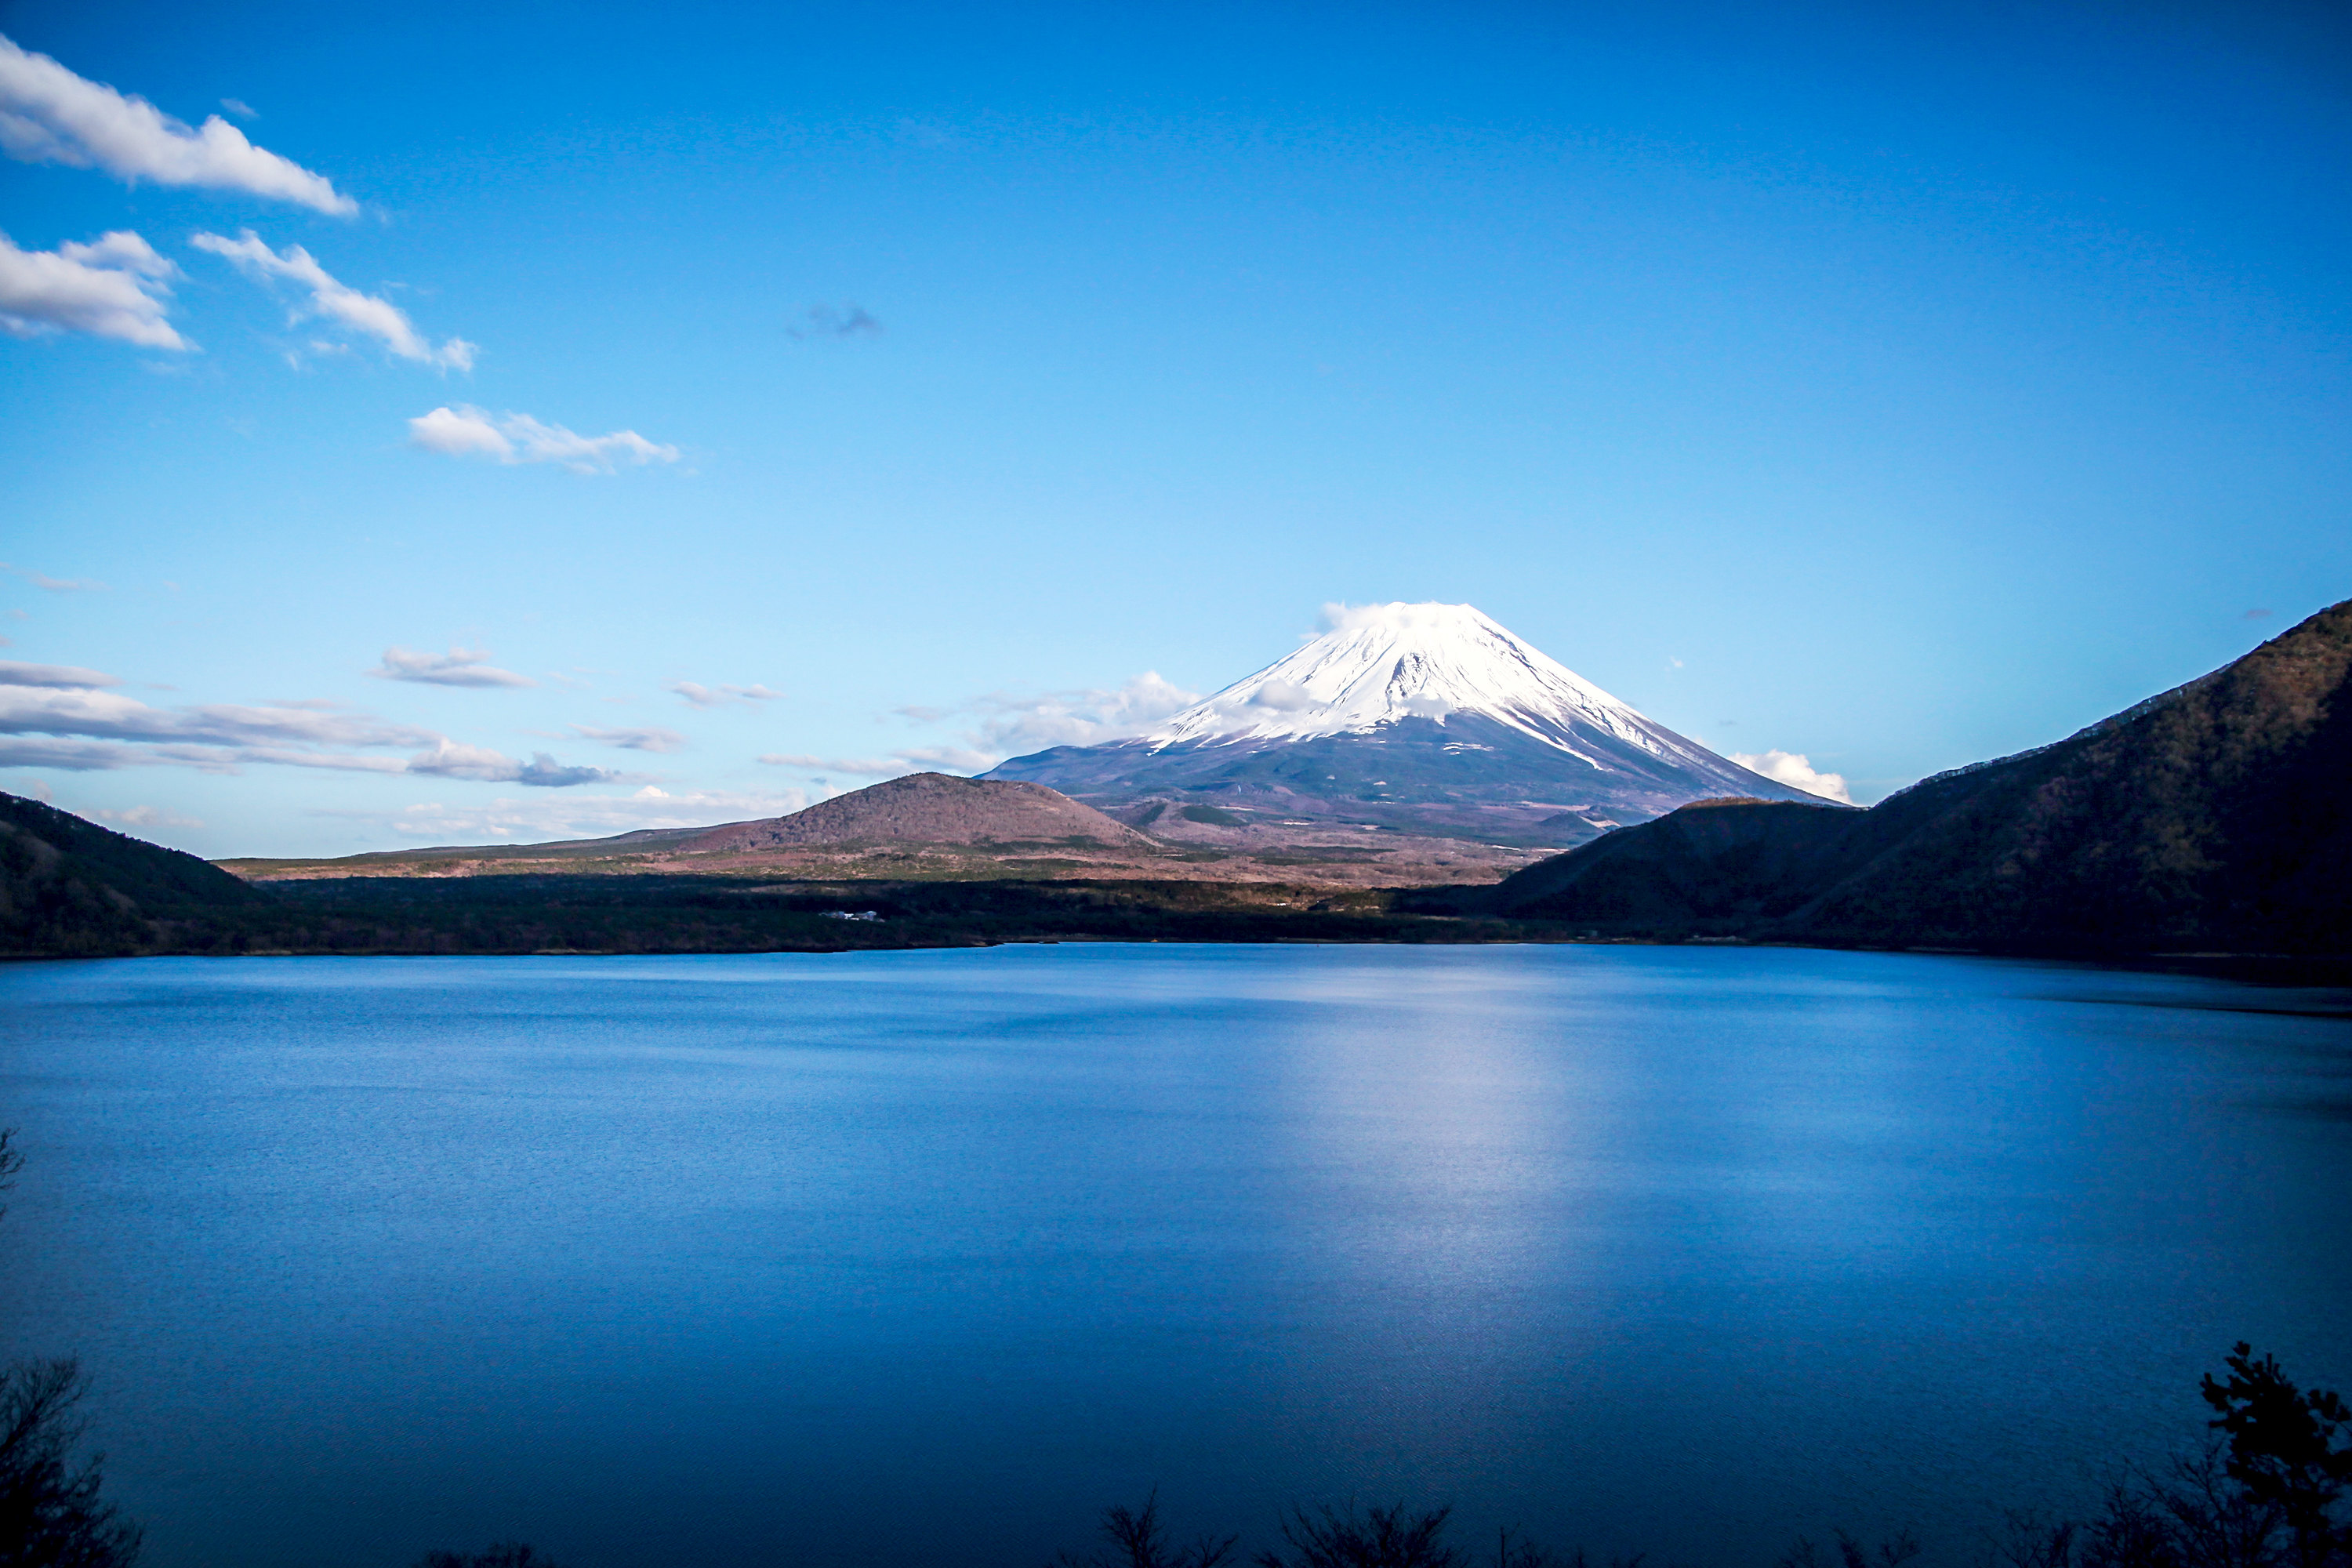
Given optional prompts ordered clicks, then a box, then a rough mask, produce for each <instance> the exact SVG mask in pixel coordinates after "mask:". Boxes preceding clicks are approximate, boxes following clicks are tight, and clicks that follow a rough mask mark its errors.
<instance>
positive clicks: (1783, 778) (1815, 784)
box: [1731, 751, 1853, 805]
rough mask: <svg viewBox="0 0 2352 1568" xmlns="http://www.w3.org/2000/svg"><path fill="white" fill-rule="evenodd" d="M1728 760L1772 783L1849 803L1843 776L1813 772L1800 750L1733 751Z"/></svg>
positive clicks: (1849, 799)
mask: <svg viewBox="0 0 2352 1568" xmlns="http://www.w3.org/2000/svg"><path fill="white" fill-rule="evenodd" d="M1731 760H1732V761H1733V762H1735V763H1738V764H1739V765H1740V766H1741V767H1743V768H1746V769H1747V770H1748V772H1749V773H1762V774H1763V775H1764V776H1765V777H1766V778H1768V779H1770V780H1771V781H1772V782H1773V783H1775V784H1787V785H1788V786H1789V787H1790V788H1791V789H1801V790H1803V791H1804V792H1805V793H1806V794H1807V795H1820V796H1821V797H1822V799H1823V800H1834V801H1838V802H1840V803H1842V804H1843V805H1853V795H1849V794H1847V793H1846V787H1845V775H1844V774H1843V773H1819V772H1816V771H1815V770H1814V768H1813V764H1812V763H1811V761H1810V760H1809V759H1808V758H1807V757H1806V756H1805V753H1804V752H1782V751H1770V752H1732V753H1731Z"/></svg>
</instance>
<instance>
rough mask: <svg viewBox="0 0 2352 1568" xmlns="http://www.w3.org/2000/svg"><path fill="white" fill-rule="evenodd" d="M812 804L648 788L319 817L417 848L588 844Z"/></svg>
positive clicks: (805, 795)
mask: <svg viewBox="0 0 2352 1568" xmlns="http://www.w3.org/2000/svg"><path fill="white" fill-rule="evenodd" d="M812 798H814V797H813V796H812V795H811V794H810V792H808V791H806V790H798V789H789V790H779V791H764V790H763V791H757V792H750V793H735V792H728V791H717V790H680V791H677V792H676V793H674V794H673V793H669V792H666V791H663V790H660V789H656V788H654V787H653V786H652V785H647V786H646V787H645V788H643V789H640V790H638V791H636V792H635V793H634V794H632V795H562V796H543V797H541V798H537V799H521V800H517V799H508V798H504V797H501V798H499V799H498V800H494V801H491V802H489V803H488V805H443V804H441V803H439V802H423V803H419V804H417V805H410V806H406V807H404V808H403V809H401V810H399V811H393V812H362V811H335V812H322V813H320V815H321V816H338V817H345V818H357V819H361V820H364V821H370V822H377V823H381V824H383V826H385V827H386V828H387V829H389V830H390V831H391V832H392V833H394V834H395V835H397V836H398V837H401V838H404V839H405V840H407V841H408V842H410V843H415V844H462V843H465V842H467V841H468V840H471V841H473V842H476V843H479V842H482V841H484V840H491V841H496V840H501V839H507V840H520V841H528V840H529V839H533V838H540V839H546V838H590V837H603V836H604V835H608V834H614V833H626V832H628V831H630V830H631V829H632V828H639V827H707V826H716V825H718V824H719V823H722V822H742V821H747V820H751V819H755V818H759V817H767V816H785V815H786V814H788V813H791V812H795V811H798V810H800V809H801V808H802V807H803V806H805V805H808V804H809V802H810V800H811V799H812Z"/></svg>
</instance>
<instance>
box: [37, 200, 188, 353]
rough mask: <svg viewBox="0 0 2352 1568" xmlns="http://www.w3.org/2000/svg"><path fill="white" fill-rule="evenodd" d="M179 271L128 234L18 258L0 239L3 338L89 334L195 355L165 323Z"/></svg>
mask: <svg viewBox="0 0 2352 1568" xmlns="http://www.w3.org/2000/svg"><path fill="white" fill-rule="evenodd" d="M178 271H179V268H176V267H174V266H173V265H172V263H171V262H169V261H167V260H165V259H164V258H163V257H161V256H158V255H156V254H155V250H154V247H152V246H150V245H149V244H148V243H147V242H146V241H145V240H143V239H142V238H140V237H139V236H137V235H135V234H133V233H131V231H130V230H129V229H117V230H115V231H114V232H113V233H111V234H106V235H100V237H98V238H97V239H95V240H93V241H91V242H90V243H89V244H88V245H81V244H78V243H76V242H74V241H72V240H68V241H67V242H66V243H65V244H63V245H60V246H58V247H57V248H56V249H55V250H23V249H19V248H18V247H17V246H16V242H15V241H14V240H12V239H10V238H9V237H7V236H6V235H5V234H0V331H7V332H8V333H9V334H10V335H11V336H14V337H19V338H29V337H37V336H39V335H40V334H42V333H44V332H88V333H89V334H90V335H91V336H93V337H100V338H113V339H115V340H117V341H118V342H126V343H137V344H138V345H139V346H140V347H142V348H150V349H173V350H177V351H179V352H182V353H185V352H187V351H189V350H191V349H193V348H194V347H195V345H194V343H191V342H188V340H187V339H185V338H184V337H182V336H181V335H180V334H179V332H178V331H175V330H173V326H172V323H171V322H169V321H165V320H164V319H163V315H164V312H165V310H167V309H168V307H167V306H166V305H165V303H164V301H165V300H167V299H169V298H170V297H171V293H172V289H171V279H172V278H173V275H174V274H176V273H177V272H178Z"/></svg>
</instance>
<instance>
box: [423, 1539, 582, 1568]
mask: <svg viewBox="0 0 2352 1568" xmlns="http://www.w3.org/2000/svg"><path fill="white" fill-rule="evenodd" d="M416 1568H555V1564H554V1563H551V1562H549V1561H548V1560H547V1559H546V1558H545V1557H542V1556H541V1555H540V1554H539V1552H536V1551H534V1550H532V1549H531V1548H530V1547H529V1546H526V1545H524V1544H523V1543H522V1542H520V1541H501V1542H498V1543H497V1544H496V1545H494V1546H488V1547H485V1548H484V1549H483V1550H481V1551H479V1552H426V1553H425V1555H424V1556H422V1557H420V1558H418V1559H417V1560H416Z"/></svg>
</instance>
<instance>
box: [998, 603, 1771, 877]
mask: <svg viewBox="0 0 2352 1568" xmlns="http://www.w3.org/2000/svg"><path fill="white" fill-rule="evenodd" d="M982 777H984V778H988V779H1003V780H1026V781H1029V782H1032V783H1035V784H1049V785H1051V786H1052V787H1053V788H1055V789H1057V790H1059V791H1061V792H1062V793H1063V794H1065V795H1070V796H1072V797H1074V798H1076V799H1078V800H1083V801H1086V802H1087V803H1088V804H1090V805H1097V806H1100V807H1102V808H1103V809H1104V810H1106V811H1108V812H1111V813H1113V814H1115V815H1117V816H1119V817H1120V818H1121V819H1122V820H1125V821H1129V822H1133V823H1136V824H1138V825H1139V826H1147V827H1149V828H1150V830H1151V831H1152V832H1154V833H1162V834H1165V833H1169V832H1173V833H1175V834H1176V835H1177V836H1180V837H1181V836H1182V835H1183V833H1184V831H1185V829H1184V826H1183V824H1184V823H1185V822H1186V821H1187V820H1198V815H1197V808H1200V807H1203V806H1206V807H1209V808H1212V809H1213V810H1214V811H1216V812H1218V813H1221V814H1223V815H1225V816H1232V817H1234V818H1236V819H1238V822H1239V823H1240V824H1243V825H1246V826H1249V827H1250V828H1251V829H1253V830H1254V831H1256V832H1260V833H1264V834H1266V835H1269V836H1278V835H1279V834H1280V833H1281V832H1283V831H1285V830H1286V829H1289V830H1295V829H1297V828H1298V827H1304V826H1330V825H1332V824H1334V823H1344V824H1360V825H1365V826H1375V827H1380V828H1387V829H1393V830H1402V831H1404V832H1409V833H1417V834H1437V835H1444V836H1451V837H1469V838H1479V839H1492V840H1496V841H1501V842H1509V843H1520V844H1543V845H1551V846H1559V845H1568V844H1576V843H1581V842H1583V841H1585V840H1587V839H1590V838H1592V837H1596V836H1598V835H1599V834H1601V833H1602V832H1604V831H1606V830H1607V829H1608V828H1610V827H1612V826H1617V825H1619V824H1622V823H1628V822H1642V821H1646V820H1648V819H1650V818H1652V817H1654V816H1659V815H1660V814H1662V813H1664V812H1668V811H1672V810H1674V809H1675V807H1676V806H1679V805H1685V804H1686V803H1688V802H1690V801H1694V800H1704V799H1708V798H1713V797H1721V796H1745V797H1749V798H1754V799H1761V800H1792V801H1801V800H1811V799H1812V798H1813V797H1812V796H1811V795H1805V794H1804V793H1803V792H1801V791H1799V790H1795V789H1791V788H1790V787H1789V786H1787V785H1785V784H1778V783H1775V782H1774V781H1772V780H1770V779H1768V778H1765V777H1763V776H1762V775H1760V774H1759V773H1751V772H1749V771H1748V769H1746V768H1743V767H1741V766H1740V765H1739V764H1738V763H1734V762H1732V761H1730V760H1729V759H1728V758H1725V757H1720V756H1717V754H1716V753H1715V752H1710V751H1708V750H1707V749H1706V747H1705V746H1702V745H1700V744H1698V743H1697V742H1695V741H1692V740H1688V739H1686V738H1685V737H1684V736H1681V735H1677V734H1675V732H1674V731H1671V730H1669V729H1667V728H1666V727H1665V726H1664V725H1663V724H1660V723H1658V722H1656V721H1654V720H1652V719H1649V718H1647V717H1645V716H1643V714H1641V713H1639V712H1637V711H1635V710H1633V708H1632V707H1630V706H1628V705H1627V704H1625V703H1623V702H1621V701H1619V700H1617V699H1616V698H1614V697H1612V696H1610V695H1609V693H1607V692H1605V691H1603V690H1601V689H1600V688H1599V687H1597V686H1595V685H1593V684H1592V683H1591V681H1589V680H1586V679H1583V678H1582V677H1581V676H1579V675H1578V674H1576V673H1575V672H1574V671H1573V670H1570V669H1569V668H1566V667H1565V666H1563V665H1561V664H1559V662H1557V661H1556V660H1554V659H1551V658H1547V657H1546V656H1545V655H1544V654H1542V653H1541V652H1539V651H1538V650H1537V649H1536V648H1534V647H1531V646H1529V645H1528V643H1526V642H1524V641H1522V640H1520V639H1519V638H1518V637H1514V636H1512V635H1511V633H1510V632H1508V631H1507V630H1506V629H1504V628H1503V627H1502V626H1498V625H1496V623H1495V622H1494V621H1492V620H1489V619H1488V618H1487V617H1486V616H1483V615H1481V614H1479V613H1478V611H1476V610H1475V609H1474V608H1472V607H1471V606H1470V605H1371V606H1368V607H1365V608H1362V609H1352V610H1349V611H1347V612H1345V613H1344V614H1343V615H1342V616H1340V618H1339V625H1338V626H1335V627H1334V628H1333V629H1332V630H1331V631H1329V632H1328V633H1327V634H1325V635H1324V636H1322V637H1318V638H1316V639H1315V640H1314V641H1312V642H1310V643H1307V645H1306V646H1305V647H1300V648H1299V649H1298V650H1297V652H1295V653H1292V654H1291V655H1289V656H1288V657H1287V658H1282V659H1280V660H1277V661H1276V663H1274V664H1271V665H1269V666H1267V667H1266V668H1264V669H1261V670H1259V671H1258V672H1257V673H1256V674H1255V675H1252V676H1250V677H1248V678H1247V679H1243V680H1239V681H1236V682H1234V684H1233V685H1231V686H1229V687H1227V688H1225V689H1223V691H1220V692H1218V693H1217V694H1216V695H1215V696H1213V697H1212V698H1210V699H1208V700H1206V701H1203V702H1200V703H1197V704H1195V705H1194V706H1192V707H1191V708H1188V709H1186V710H1183V711H1182V712H1181V713H1178V714H1176V715H1175V716H1174V717H1172V718H1171V719H1169V720H1167V721H1165V722H1163V723H1162V724H1161V725H1160V727H1159V728H1158V729H1156V730H1154V731H1151V732H1150V733H1149V734H1146V735H1142V736H1139V737H1137V738H1135V739H1133V740H1125V741H1116V742H1108V743H1106V744H1102V745H1094V746H1056V747H1054V748H1053V749H1051V750H1049V751H1044V752H1035V753H1034V754H1033V755H1030V756H1025V757H1015V758H1013V759H1012V760H1011V761H1009V762H1006V763H1001V764H1000V765H998V766H997V767H996V768H995V769H993V770H992V771H991V772H990V773H985V774H983V775H982ZM1188 808H1193V809H1192V810H1189V811H1188ZM1228 826H1231V825H1228Z"/></svg>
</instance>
